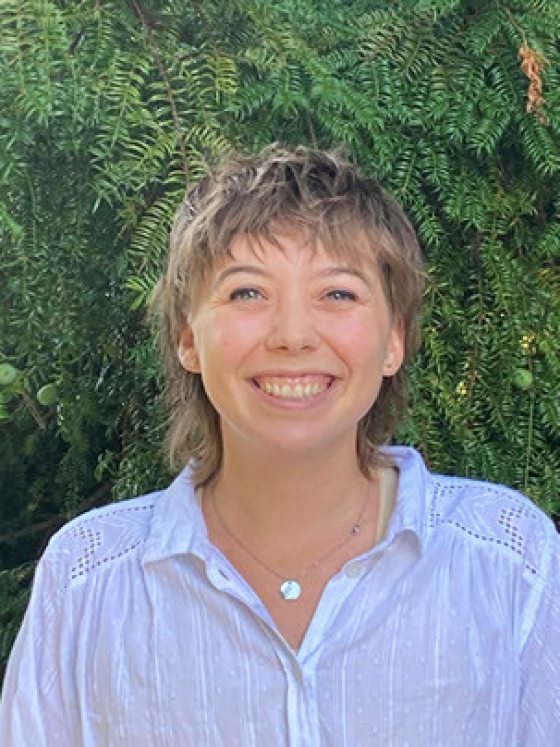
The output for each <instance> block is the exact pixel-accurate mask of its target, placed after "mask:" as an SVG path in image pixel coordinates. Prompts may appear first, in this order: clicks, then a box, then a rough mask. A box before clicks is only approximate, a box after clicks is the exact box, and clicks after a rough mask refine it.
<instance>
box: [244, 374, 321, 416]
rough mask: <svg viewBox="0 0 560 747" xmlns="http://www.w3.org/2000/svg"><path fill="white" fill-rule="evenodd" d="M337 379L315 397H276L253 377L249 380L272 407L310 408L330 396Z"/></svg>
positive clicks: (284, 408) (281, 408) (286, 408)
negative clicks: (262, 387)
mask: <svg viewBox="0 0 560 747" xmlns="http://www.w3.org/2000/svg"><path fill="white" fill-rule="evenodd" d="M335 381H336V380H335V379H333V380H332V381H331V383H330V384H329V385H328V387H327V388H326V389H325V390H324V391H322V392H321V393H320V394H315V395H314V396H313V397H297V398H296V397H293V398H291V397H275V396H274V395H272V394H267V392H265V391H264V390H263V389H261V388H260V387H259V386H258V385H257V384H255V382H254V381H253V380H252V379H251V380H250V381H249V383H250V385H251V387H252V388H253V390H255V391H256V393H257V394H258V395H259V396H260V397H261V399H262V400H263V401H264V402H267V403H268V404H269V405H272V407H276V408H278V409H279V410H310V409H312V408H314V407H317V406H319V405H321V404H322V403H323V402H324V401H325V400H326V399H328V397H330V395H331V392H332V390H333V389H334V387H335Z"/></svg>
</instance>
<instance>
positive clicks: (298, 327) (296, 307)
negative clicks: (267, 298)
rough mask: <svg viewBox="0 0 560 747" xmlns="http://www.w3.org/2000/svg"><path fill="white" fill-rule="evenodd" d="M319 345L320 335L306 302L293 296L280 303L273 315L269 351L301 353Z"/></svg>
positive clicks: (268, 337) (269, 333)
mask: <svg viewBox="0 0 560 747" xmlns="http://www.w3.org/2000/svg"><path fill="white" fill-rule="evenodd" d="M317 344H318V334H317V330H316V328H315V324H314V321H313V317H312V313H311V310H310V309H309V307H308V305H307V304H306V303H305V301H303V300H302V299H298V298H295V297H294V294H292V295H291V296H290V297H289V298H286V299H284V300H283V302H282V303H279V304H278V305H277V306H276V308H275V309H274V311H273V313H272V318H271V324H270V329H269V332H268V335H267V338H266V347H267V349H268V350H283V351H285V352H288V353H299V352H301V351H304V350H313V349H315V348H316V347H317Z"/></svg>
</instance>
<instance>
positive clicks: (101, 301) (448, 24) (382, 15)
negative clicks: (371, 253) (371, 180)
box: [0, 0, 560, 657]
mask: <svg viewBox="0 0 560 747" xmlns="http://www.w3.org/2000/svg"><path fill="white" fill-rule="evenodd" d="M559 28H560V6H558V4H556V3H549V2H544V0H523V2H521V0H512V1H511V2H509V3H508V4H507V5H505V4H501V3H500V2H494V3H487V2H483V0H469V1H467V0H421V2H418V0H414V1H413V0H403V1H402V2H400V3H391V4H387V3H383V2H377V1H375V2H371V0H368V1H367V2H366V0H345V1H344V2H342V0H327V1H322V2H318V1H317V0H277V2H274V3H270V2H265V1H264V0H232V2H228V3H223V2H218V0H198V2H196V3H186V2H185V1H184V0H166V1H163V0H161V1H157V0H149V1H148V0H128V1H127V2H117V1H116V0H104V1H103V2H93V1H92V0H87V1H86V0H77V1H75V2H68V1H67V0H4V2H3V5H2V13H1V14H0V39H1V42H0V55H1V57H0V60H1V62H0V64H1V72H2V83H3V84H2V89H1V91H0V97H1V99H2V106H1V109H0V110H1V111H2V112H3V113H2V115H1V119H2V124H3V127H2V128H1V130H0V239H1V242H2V247H3V249H2V251H3V261H2V268H1V270H0V272H1V273H2V277H1V278H0V299H1V302H2V308H3V310H4V313H3V315H2V318H1V319H0V366H4V368H2V371H4V374H5V377H4V379H5V381H4V379H2V381H0V385H1V388H0V448H1V449H2V454H3V457H2V463H1V465H0V490H1V492H2V503H1V506H0V566H1V567H3V568H4V569H5V570H3V571H2V572H1V573H0V609H1V610H2V617H1V618H0V657H5V655H6V652H7V650H8V647H9V645H10V643H11V640H12V638H13V634H14V632H15V630H16V628H17V624H18V621H19V616H20V614H21V611H22V609H23V606H24V604H25V598H26V596H25V595H26V589H27V586H28V583H29V578H30V574H31V569H32V565H33V561H34V560H35V559H36V557H37V555H38V553H39V552H40V550H41V548H42V547H43V545H44V541H45V539H46V537H47V536H48V535H49V534H51V533H52V531H54V530H55V529H56V528H57V527H58V526H60V525H61V524H62V523H63V522H64V521H65V520H67V519H68V518H70V517H71V516H73V515H75V514H76V513H78V512H80V511H83V510H85V509H86V508H89V507H91V506H94V505H97V504H99V503H101V502H106V501H107V500H109V499H111V498H122V497H125V496H130V495H133V494H137V493H139V492H142V491H146V490H149V489H154V488H155V487H157V486H158V485H163V484H165V482H166V481H167V480H168V477H169V476H168V474H167V471H166V469H165V466H164V462H163V459H162V455H161V451H160V444H161V440H162V435H163V431H164V425H165V422H164V414H163V412H162V407H161V404H160V402H159V392H160V380H159V373H158V363H157V360H156V356H155V352H154V347H153V342H152V340H151V336H150V333H149V330H148V329H147V328H146V325H145V323H144V311H145V307H146V304H147V302H148V299H149V297H150V294H151V291H152V289H153V286H154V283H155V280H156V278H157V276H158V274H159V272H160V269H161V264H162V261H163V257H164V255H165V250H166V244H167V236H168V231H169V225H170V222H171V219H172V216H173V213H174V211H175V209H176V207H177V206H178V204H179V202H180V200H181V197H182V194H183V192H184V189H185V186H186V185H187V184H190V183H191V182H194V181H196V180H197V179H199V178H200V176H201V175H203V174H204V173H205V172H206V170H207V169H208V165H209V164H210V163H211V162H213V161H214V160H216V159H217V158H219V157H220V156H221V155H222V154H224V153H226V152H228V151H229V150H231V149H242V150H243V149H248V150H253V149H256V148H259V147H261V146H262V145H264V144H266V143H268V142H270V141H274V140H280V141H284V142H287V143H300V142H305V143H311V144H316V145H318V146H320V147H331V146H334V145H343V146H345V147H346V148H347V150H348V151H349V153H350V154H351V156H352V157H353V158H354V159H355V160H356V161H357V162H358V163H359V164H360V165H361V167H362V169H363V170H364V171H366V172H368V173H372V174H375V175H377V176H378V177H380V178H381V179H382V181H384V182H385V183H386V184H387V185H388V186H389V187H390V188H391V189H392V191H393V192H394V193H395V195H396V196H397V197H398V198H399V199H400V200H401V201H402V202H403V203H404V204H405V207H406V208H407V210H408V212H409V214H410V215H411V216H412V219H413V221H414V223H415V225H416V228H417V230H418V232H419V235H420V237H421V239H422V242H423V244H424V246H425V249H426V256H427V264H428V271H429V284H428V289H427V293H426V311H425V324H424V328H425V330H424V346H423V349H422V352H421V355H420V357H419V359H418V361H417V362H416V363H415V364H414V365H413V366H412V367H411V371H410V374H411V392H412V395H411V404H412V407H411V412H410V416H409V417H408V419H407V422H406V423H405V424H403V428H402V432H401V434H400V435H401V438H402V439H403V440H405V441H407V442H410V443H413V444H415V445H416V446H417V447H418V448H420V449H421V451H422V452H423V453H424V455H425V456H426V457H427V459H428V461H429V463H430V465H431V466H432V467H433V468H435V469H439V470H442V471H450V472H455V473H463V474H467V475H472V476H481V477H485V478H488V479H493V480H497V481H501V482H505V483H508V484H510V485H513V486H515V487H517V488H520V489H521V490H523V491H525V492H526V493H528V494H529V495H530V496H531V497H532V498H534V499H535V500H536V501H537V502H538V503H540V505H542V506H543V507H544V508H545V509H546V510H547V511H549V512H555V513H557V514H558V513H560V500H559V498H558V496H559V494H560V491H559V488H560V457H559V456H558V455H559V453H560V452H559V448H558V447H559V445H560V444H559V441H560V439H559V433H560V411H559V404H558V403H559V401H560V398H559V396H558V394H559V392H558V381H559V380H560V363H559V359H560V356H559V355H558V342H557V337H558V329H559V328H560V318H559V317H560V305H559V304H558V298H559V280H558V272H557V269H558V258H559V256H560V200H559V199H558V194H559V186H560V138H559V130H560V85H559V83H560V81H559V70H560V67H559V61H560V53H559V51H558V50H559V49H560V47H559V44H558V42H559V39H558V29H559ZM522 44H526V45H527V47H528V48H529V49H530V50H533V52H535V53H537V52H538V53H540V54H541V55H543V56H544V60H545V63H544V64H543V65H542V66H541V67H540V68H539V71H538V77H539V78H540V81H541V82H542V96H543V99H544V104H543V105H542V107H541V109H539V108H538V107H537V108H536V109H534V110H533V111H529V112H528V111H527V102H528V100H529V99H528V94H529V84H530V81H529V79H528V77H527V76H526V75H525V74H524V72H523V70H522V69H521V67H520V63H521V60H520V58H519V49H520V47H521V45H522ZM6 366H8V367H13V369H14V370H16V371H17V375H16V376H15V377H11V373H12V372H11V368H6ZM8 374H9V375H8ZM8 379H10V381H8ZM45 387H50V389H47V390H46V391H47V393H48V392H50V394H51V395H52V396H49V397H45V396H40V397H39V398H37V394H38V392H40V391H42V392H43V395H44V393H45ZM55 395H56V396H55Z"/></svg>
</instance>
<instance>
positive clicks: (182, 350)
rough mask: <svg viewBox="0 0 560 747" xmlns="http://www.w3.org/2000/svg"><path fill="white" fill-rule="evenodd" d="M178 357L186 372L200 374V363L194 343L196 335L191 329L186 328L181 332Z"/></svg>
mask: <svg viewBox="0 0 560 747" xmlns="http://www.w3.org/2000/svg"><path fill="white" fill-rule="evenodd" d="M177 357H178V358H179V361H180V363H181V365H182V366H183V368H184V369H185V371H189V373H200V361H199V360H198V353H197V352H196V346H195V342H194V334H193V331H192V329H191V328H190V327H185V329H184V330H183V331H182V332H181V339H180V340H179V347H178V348H177Z"/></svg>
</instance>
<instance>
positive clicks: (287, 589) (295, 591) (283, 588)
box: [280, 579, 301, 602]
mask: <svg viewBox="0 0 560 747" xmlns="http://www.w3.org/2000/svg"><path fill="white" fill-rule="evenodd" d="M300 595H301V586H300V585H299V584H298V582H297V581H294V580H293V579H288V581H284V583H283V584H281V585H280V596H281V597H282V599H286V601H288V602H291V601H293V600H294V599H297V598H298V597H299V596H300Z"/></svg>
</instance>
